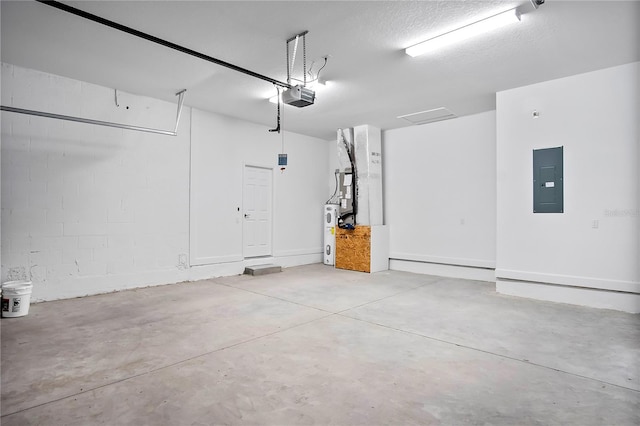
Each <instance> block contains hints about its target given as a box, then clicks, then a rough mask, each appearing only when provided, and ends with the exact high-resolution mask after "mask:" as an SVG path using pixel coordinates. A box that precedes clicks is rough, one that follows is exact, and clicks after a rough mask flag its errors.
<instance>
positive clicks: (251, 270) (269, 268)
mask: <svg viewBox="0 0 640 426" xmlns="http://www.w3.org/2000/svg"><path fill="white" fill-rule="evenodd" d="M276 272H282V267H281V266H278V265H272V264H268V265H253V266H247V267H246V268H244V273H245V275H254V276H257V275H267V274H275V273H276Z"/></svg>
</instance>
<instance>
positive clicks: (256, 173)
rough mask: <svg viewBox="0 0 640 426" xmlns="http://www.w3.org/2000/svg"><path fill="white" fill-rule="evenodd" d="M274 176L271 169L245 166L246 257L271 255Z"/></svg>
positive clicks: (244, 241) (243, 206) (244, 237)
mask: <svg viewBox="0 0 640 426" xmlns="http://www.w3.org/2000/svg"><path fill="white" fill-rule="evenodd" d="M272 176H273V172H272V170H271V169H267V168H263V167H254V166H245V168H244V193H243V195H242V198H243V202H242V208H243V210H244V225H243V233H242V235H243V247H244V257H258V256H271V182H272Z"/></svg>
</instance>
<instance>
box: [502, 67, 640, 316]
mask: <svg viewBox="0 0 640 426" xmlns="http://www.w3.org/2000/svg"><path fill="white" fill-rule="evenodd" d="M639 80H640V74H639V64H638V63H634V64H629V65H624V66H619V67H614V68H609V69H605V70H600V71H596V72H591V73H587V74H581V75H577V76H572V77H568V78H563V79H559V80H553V81H548V82H544V83H540V84H535V85H531V86H526V87H521V88H518V89H513V90H507V91H504V92H500V93H498V94H497V167H498V175H497V179H498V180H497V183H498V188H497V191H498V192H497V206H498V207H497V218H498V228H497V269H496V275H497V277H498V279H499V290H500V286H501V285H503V287H502V288H503V289H504V288H505V287H504V285H508V283H506V284H505V283H503V284H500V282H501V281H506V279H508V280H521V281H527V282H538V283H550V284H556V285H565V286H577V287H585V288H591V289H607V290H615V291H618V292H620V291H621V292H630V293H640V270H639V266H638V265H639V259H640V252H639V242H638V240H639V227H638V221H639V217H640V210H639V204H638V203H639V195H638V193H639V190H640V187H639V177H638V167H639V165H640V164H639V160H638V159H639V152H638V136H639V133H638V121H639V117H640V114H639V112H640V109H639V108H638V102H639V99H640V91H639ZM533 110H537V111H539V113H540V117H539V118H538V119H534V118H533V117H532V112H533ZM556 146H564V213H562V214H534V213H533V212H532V198H533V196H532V173H533V172H532V151H533V150H534V149H539V148H549V147H556ZM594 223H595V224H596V225H594ZM594 226H597V228H596V227H594ZM539 289H540V290H541V292H542V295H541V296H542V297H544V293H545V292H546V293H547V294H549V295H550V294H551V292H552V291H553V287H549V286H547V287H539ZM505 291H506V290H505ZM589 294H592V295H593V296H592V298H593V299H594V303H595V304H596V306H601V307H615V308H618V307H616V306H614V305H612V304H611V303H609V302H607V303H605V304H604V305H598V304H597V303H598V299H601V298H603V297H604V296H603V295H601V294H598V293H597V292H592V293H589ZM618 295H619V296H621V297H624V298H625V299H624V303H626V306H627V307H629V303H631V305H634V304H637V307H636V309H639V310H640V299H638V298H637V297H636V296H632V295H627V296H624V295H620V294H618ZM610 296H611V295H607V296H606V297H610ZM549 297H551V296H549ZM554 300H555V299H554ZM557 300H558V301H569V302H570V297H569V298H565V299H557ZM631 307H632V308H633V306H631ZM624 309H625V310H626V308H624Z"/></svg>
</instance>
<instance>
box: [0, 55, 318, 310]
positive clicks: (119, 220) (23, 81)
mask: <svg viewBox="0 0 640 426" xmlns="http://www.w3.org/2000/svg"><path fill="white" fill-rule="evenodd" d="M188 96H189V95H188V93H187V101H186V102H187V104H188ZM2 104H3V105H10V106H14V107H19V108H25V109H33V110H43V111H50V112H54V113H58V114H65V115H72V116H82V117H88V118H94V119H98V120H103V121H114V122H122V123H128V124H133V125H139V126H145V127H154V128H162V129H169V130H172V129H173V125H174V124H175V112H176V104H175V103H170V102H164V101H159V100H155V99H150V98H145V97H141V96H135V95H131V94H127V93H122V92H119V104H120V107H116V106H115V102H114V91H113V89H109V88H105V87H100V86H96V85H92V84H88V83H84V82H80V81H76V80H72V79H68V78H63V77H59V76H54V75H50V74H46V73H42V72H38V71H33V70H28V69H23V68H20V67H15V66H12V65H8V64H3V65H2ZM127 106H129V109H127V108H126V107H127ZM193 114H194V115H197V118H196V119H195V120H194V122H195V123H196V124H195V126H194V135H196V136H195V137H196V138H197V141H196V142H194V143H197V144H200V143H201V142H203V140H202V139H199V138H200V136H201V135H203V134H204V133H206V132H207V131H208V130H212V131H214V132H215V131H217V130H219V128H218V127H217V124H218V123H219V122H224V123H225V124H224V126H223V129H224V130H223V131H224V132H226V133H224V134H225V135H226V136H229V135H231V138H232V139H234V140H235V141H236V143H239V146H238V145H234V144H224V150H223V151H222V152H216V153H215V156H213V157H203V159H202V160H203V161H212V162H214V161H219V162H220V163H222V164H223V166H222V167H224V170H226V171H229V170H231V173H229V174H226V175H224V176H223V177H222V178H221V179H219V180H213V181H210V182H207V185H202V183H203V182H200V181H198V182H197V183H196V185H201V186H200V187H199V188H202V189H203V191H207V194H208V191H209V190H210V189H211V188H214V190H215V191H220V190H221V188H223V189H224V188H231V189H233V191H236V190H238V188H240V187H239V186H238V185H239V184H238V180H237V173H238V170H240V173H241V170H242V163H243V161H245V160H246V161H248V162H254V161H255V162H261V163H265V164H275V163H276V161H277V158H276V153H277V150H276V149H274V150H273V152H271V150H272V148H273V146H272V145H270V147H269V148H259V146H260V142H259V141H258V140H253V141H251V142H248V141H246V142H239V141H238V137H235V136H233V135H244V136H251V134H257V132H258V130H257V129H258V128H259V127H260V126H255V125H253V124H249V123H244V122H240V121H237V120H230V119H227V118H222V117H219V116H215V115H207V114H204V113H199V112H198V111H193ZM191 118H192V110H191V108H186V107H185V109H184V111H183V116H182V120H181V122H180V127H179V129H178V136H177V137H171V136H162V135H154V134H147V133H139V132H132V131H128V130H121V129H115V128H109V127H99V126H93V125H87V124H82V123H73V122H68V121H59V120H53V119H48V118H42V117H34V116H27V115H21V114H15V113H9V112H2V155H1V159H2V167H1V171H2V277H1V278H2V281H6V280H9V279H30V280H32V281H33V283H34V290H33V296H34V299H35V300H50V299H57V298H66V297H75V296H82V295H87V294H96V293H101V292H108V291H111V290H118V289H124V288H133V287H140V286H146V285H156V284H167V283H174V282H180V281H184V280H189V279H199V278H207V277H211V276H219V275H229V274H234V273H240V272H242V269H243V267H242V262H236V263H232V264H223V265H218V267H216V268H207V267H198V268H190V267H189V258H190V257H191V256H190V248H189V228H190V223H189V203H190V201H189V199H190V195H191V196H192V197H194V196H197V195H198V193H197V192H194V191H192V189H191V187H190V179H191V178H192V176H191V174H190V144H191V121H192V120H191ZM208 120H211V122H212V124H211V123H209V122H208ZM247 129H253V130H251V131H248V130H247ZM260 130H261V131H262V130H264V134H266V128H264V129H263V128H260ZM252 132H253V133H252ZM209 136H211V135H209ZM287 137H288V139H287V140H286V148H287V151H288V152H289V155H290V162H291V166H290V167H289V168H288V169H287V172H285V174H284V175H280V174H279V172H278V173H277V176H276V182H275V184H276V186H277V188H275V189H274V191H275V193H276V194H277V195H276V198H275V204H276V211H275V215H274V218H275V228H274V236H275V240H274V247H275V249H276V254H279V253H280V254H284V255H293V254H296V253H298V254H299V253H303V252H305V253H310V252H312V251H316V252H317V254H315V255H314V254H307V255H306V256H304V255H299V256H297V257H295V256H293V259H291V258H287V259H285V260H287V261H288V262H289V264H298V263H302V262H312V261H314V259H315V258H316V257H317V260H315V261H317V262H319V261H320V259H321V257H320V254H319V253H320V251H321V241H320V239H321V235H322V234H321V232H322V229H321V211H320V209H321V206H322V203H323V201H324V200H325V199H326V168H327V167H328V166H327V164H328V163H327V161H328V158H327V155H326V149H328V147H327V146H326V142H324V141H320V140H316V139H313V138H307V137H303V136H298V135H289V134H287ZM208 140H209V141H210V140H211V138H209V139H208ZM227 141H228V140H227ZM217 143H220V141H218V142H217ZM303 145H304V147H303ZM218 146H220V145H218ZM234 146H238V148H237V149H238V150H237V155H234V156H233V159H232V160H229V154H228V152H229V150H230V149H233V147H234ZM278 147H279V145H278ZM309 147H310V148H309ZM306 149H309V152H306V151H305V150H306ZM254 150H255V152H254ZM267 151H269V152H267ZM301 151H304V152H301ZM245 155H246V158H245V157H244V156H245ZM316 155H317V157H318V158H313V160H311V158H312V156H316ZM289 171H290V173H289V174H287V173H288V172H289ZM289 178H290V179H289ZM316 181H317V182H318V186H321V189H317V190H316V188H315V187H314V186H313V185H314V184H315V182H316ZM320 194H321V195H320ZM214 195H215V194H214ZM235 195H236V196H237V194H235ZM203 198H206V197H203ZM295 200H298V201H299V203H294V201H295ZM216 201H218V203H217V204H216V205H215V207H214V209H213V210H211V212H212V213H213V215H214V217H216V215H217V216H220V217H226V216H225V215H226V213H220V210H219V209H222V208H224V206H225V202H224V201H222V202H220V200H216ZM294 204H295V205H296V206H298V207H299V208H298V210H297V211H295V210H294V208H293V206H294ZM289 225H291V226H289ZM296 236H300V238H299V239H297V238H296ZM227 243H229V245H228V246H224V247H223V244H222V243H219V244H218V243H216V244H218V245H217V247H218V248H220V249H221V252H220V253H221V255H222V256H224V255H227V254H230V255H234V254H236V253H237V249H236V246H234V244H236V245H237V244H238V242H237V241H233V242H231V241H230V240H224V244H227ZM314 256H315V257H314ZM283 266H287V264H286V263H283Z"/></svg>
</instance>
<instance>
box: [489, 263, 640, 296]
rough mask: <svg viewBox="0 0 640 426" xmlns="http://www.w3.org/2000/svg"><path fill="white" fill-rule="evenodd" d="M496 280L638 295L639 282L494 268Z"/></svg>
mask: <svg viewBox="0 0 640 426" xmlns="http://www.w3.org/2000/svg"><path fill="white" fill-rule="evenodd" d="M496 278H497V279H503V280H515V281H524V282H534V283H544V284H557V285H561V286H569V287H579V288H590V289H595V290H609V291H622V292H626V293H637V294H640V282H634V281H622V280H614V279H603V278H592V277H579V276H573V275H560V274H545V273H539V272H529V271H517V270H512V269H503V268H496Z"/></svg>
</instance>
